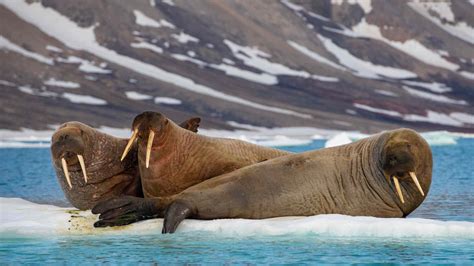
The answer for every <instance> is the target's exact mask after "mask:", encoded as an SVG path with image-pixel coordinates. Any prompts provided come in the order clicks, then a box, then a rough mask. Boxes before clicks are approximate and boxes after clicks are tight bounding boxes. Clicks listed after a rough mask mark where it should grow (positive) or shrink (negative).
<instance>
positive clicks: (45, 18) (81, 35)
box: [2, 1, 312, 118]
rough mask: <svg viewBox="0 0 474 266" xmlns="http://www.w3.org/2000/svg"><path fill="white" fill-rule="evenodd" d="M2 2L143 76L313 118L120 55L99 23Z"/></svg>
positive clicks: (56, 35)
mask: <svg viewBox="0 0 474 266" xmlns="http://www.w3.org/2000/svg"><path fill="white" fill-rule="evenodd" d="M2 5H4V6H5V7H6V8H8V9H9V10H11V11H12V12H13V13H15V14H16V15H17V16H18V17H20V18H21V19H23V20H25V21H27V22H29V23H31V24H32V25H34V26H36V27H37V28H39V29H40V30H41V31H43V32H44V33H46V34H47V35H49V36H51V37H53V38H56V39H57V40H59V41H61V42H62V43H63V44H64V45H66V46H68V47H70V48H72V49H77V50H85V51H87V52H89V53H92V54H93V55H95V56H97V57H99V58H102V59H104V60H106V61H109V62H112V63H115V64H118V65H120V66H122V67H125V68H128V69H130V70H132V71H134V72H137V73H140V74H142V75H146V76H148V77H151V78H154V79H157V80H161V81H164V82H168V83H171V84H174V85H176V86H177V87H180V88H183V89H186V90H189V91H193V92H195V93H199V94H203V95H207V96H210V97H214V98H219V99H222V100H225V101H228V102H233V103H237V104H240V105H244V106H248V107H251V108H255V109H259V110H265V111H269V112H274V113H279V114H285V115H291V116H297V117H301V118H311V117H312V116H311V115H309V114H303V113H299V112H296V111H292V110H289V109H284V108H279V107H274V106H268V105H264V104H260V103H257V102H253V101H250V100H246V99H243V98H240V97H236V96H233V95H229V94H226V93H222V92H220V91H217V90H215V89H212V88H210V87H207V86H204V85H201V84H197V83H195V82H194V81H193V80H192V79H189V78H187V77H184V76H181V75H178V74H175V73H172V72H168V71H165V70H163V69H161V68H159V67H157V66H155V65H151V64H148V63H144V62H142V61H139V60H137V59H134V58H131V57H128V56H125V55H121V54H118V53H117V52H116V51H114V50H110V49H108V48H106V47H104V46H101V45H100V44H99V43H97V40H96V38H95V33H94V28H95V26H96V25H94V26H91V27H89V28H81V27H79V26H77V25H76V24H75V23H74V22H73V21H71V20H70V19H69V18H67V17H65V16H63V15H62V14H60V13H58V12H57V11H56V10H54V9H52V8H48V7H44V6H43V5H42V4H41V3H38V2H34V3H31V4H28V3H26V2H23V1H6V2H2ZM64 28H67V29H68V30H67V31H64ZM81 66H82V65H81Z"/></svg>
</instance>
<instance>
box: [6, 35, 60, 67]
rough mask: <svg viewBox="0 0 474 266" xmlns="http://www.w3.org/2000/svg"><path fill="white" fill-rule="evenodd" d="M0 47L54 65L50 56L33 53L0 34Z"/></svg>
mask: <svg viewBox="0 0 474 266" xmlns="http://www.w3.org/2000/svg"><path fill="white" fill-rule="evenodd" d="M0 49H6V50H8V51H12V52H15V53H18V54H21V55H23V56H25V57H28V58H32V59H34V60H36V61H38V62H41V63H44V64H48V65H54V61H53V59H51V58H48V57H46V56H43V55H40V54H38V53H34V52H31V51H28V50H26V49H24V48H23V47H21V46H19V45H16V44H14V43H12V42H11V41H10V40H8V39H6V38H5V37H3V36H1V35H0Z"/></svg>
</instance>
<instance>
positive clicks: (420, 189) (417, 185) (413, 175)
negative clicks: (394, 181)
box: [409, 172, 425, 196]
mask: <svg viewBox="0 0 474 266" xmlns="http://www.w3.org/2000/svg"><path fill="white" fill-rule="evenodd" d="M409 174H410V176H411V178H412V179H413V182H415V185H416V187H417V188H418V190H419V191H420V193H421V195H422V196H425V193H424V192H423V189H422V188H421V186H420V182H418V178H417V177H416V174H415V172H410V173H409Z"/></svg>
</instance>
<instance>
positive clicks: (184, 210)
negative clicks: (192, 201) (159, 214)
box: [161, 201, 192, 234]
mask: <svg viewBox="0 0 474 266" xmlns="http://www.w3.org/2000/svg"><path fill="white" fill-rule="evenodd" d="M191 215H192V210H191V208H190V207H189V206H188V205H187V204H186V203H184V202H182V201H175V202H173V203H171V205H170V206H169V207H168V209H167V210H166V213H165V220H164V222H163V229H162V230H161V233H162V234H172V233H174V232H175V231H176V229H177V228H178V225H179V224H180V223H181V222H182V221H183V220H184V219H186V218H188V217H190V216H191Z"/></svg>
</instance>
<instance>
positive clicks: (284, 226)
mask: <svg viewBox="0 0 474 266" xmlns="http://www.w3.org/2000/svg"><path fill="white" fill-rule="evenodd" d="M0 206H1V208H0V210H1V212H2V213H1V216H0V233H1V234H2V235H7V234H8V235H12V234H15V235H23V236H37V237H51V236H68V235H69V236H71V235H98V234H99V235H100V234H110V235H114V234H115V235H124V234H130V235H137V234H142V235H143V234H147V235H152V234H160V233H161V227H162V225H163V219H152V220H147V221H142V222H138V223H134V224H131V225H129V226H123V227H115V228H94V227H93V223H94V222H95V221H96V220H97V215H93V214H91V212H90V211H80V212H79V213H78V214H74V216H75V217H72V215H73V214H70V213H68V211H71V210H74V209H71V208H62V207H56V206H53V205H45V204H36V203H32V202H29V201H26V200H23V199H19V198H0ZM70 220H71V221H72V223H74V226H71V222H69V221H70ZM196 231H200V232H208V233H212V234H219V235H228V236H262V235H272V236H276V235H287V234H291V235H295V234H308V233H313V234H318V235H322V236H345V237H384V238H386V237H389V238H394V237H395V238H403V239H405V241H409V240H410V239H419V238H450V239H452V238H462V239H474V223H472V222H467V221H466V222H465V221H438V220H431V219H421V218H375V217H363V216H345V215H336V214H332V215H315V216H308V217H279V218H272V219H262V220H247V219H217V220H210V221H202V220H191V219H187V220H184V221H183V222H182V223H181V225H180V226H179V228H178V230H177V233H184V232H196Z"/></svg>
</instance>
